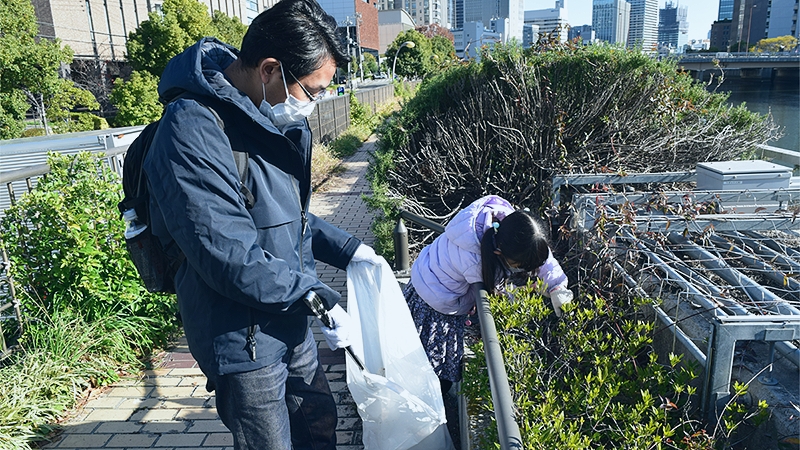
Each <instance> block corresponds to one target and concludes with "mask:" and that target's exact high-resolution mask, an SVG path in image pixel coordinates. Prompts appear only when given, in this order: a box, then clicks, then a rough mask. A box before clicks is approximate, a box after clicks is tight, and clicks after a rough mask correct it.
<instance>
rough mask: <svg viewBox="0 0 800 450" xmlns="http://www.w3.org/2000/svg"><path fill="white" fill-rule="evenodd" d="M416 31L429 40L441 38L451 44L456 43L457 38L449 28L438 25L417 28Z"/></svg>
mask: <svg viewBox="0 0 800 450" xmlns="http://www.w3.org/2000/svg"><path fill="white" fill-rule="evenodd" d="M415 30H417V31H419V32H420V33H422V34H423V35H424V36H425V37H426V38H428V39H433V38H434V37H436V36H440V37H443V38H445V39H447V40H448V41H450V43H451V44H452V43H453V42H455V37H454V36H453V33H451V32H450V30H448V29H447V28H445V27H443V26H441V25H439V24H438V23H432V24H429V25H422V26H418V27H416V28H415Z"/></svg>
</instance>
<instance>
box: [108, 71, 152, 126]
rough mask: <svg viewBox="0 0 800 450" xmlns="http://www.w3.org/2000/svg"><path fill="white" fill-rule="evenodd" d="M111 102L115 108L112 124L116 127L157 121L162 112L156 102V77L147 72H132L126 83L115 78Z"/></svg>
mask: <svg viewBox="0 0 800 450" xmlns="http://www.w3.org/2000/svg"><path fill="white" fill-rule="evenodd" d="M111 102H112V103H113V104H114V106H116V107H117V115H116V117H114V124H115V125H116V126H118V127H124V126H131V125H144V124H147V123H150V122H153V121H155V120H158V119H159V118H160V117H161V112H162V111H163V106H162V105H161V103H160V102H159V101H158V77H156V76H155V75H152V74H151V73H150V72H147V71H137V70H134V71H133V72H132V73H131V76H130V79H129V80H128V81H124V80H123V79H121V78H117V79H116V80H114V89H113V91H111Z"/></svg>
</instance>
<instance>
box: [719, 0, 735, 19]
mask: <svg viewBox="0 0 800 450" xmlns="http://www.w3.org/2000/svg"><path fill="white" fill-rule="evenodd" d="M733 2H734V0H719V13H718V14H717V20H731V19H733Z"/></svg>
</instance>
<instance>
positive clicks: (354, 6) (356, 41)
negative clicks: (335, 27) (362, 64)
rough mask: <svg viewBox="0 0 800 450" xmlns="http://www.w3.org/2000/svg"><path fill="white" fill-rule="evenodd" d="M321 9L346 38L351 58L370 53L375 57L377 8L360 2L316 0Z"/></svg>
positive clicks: (377, 40) (377, 41)
mask: <svg viewBox="0 0 800 450" xmlns="http://www.w3.org/2000/svg"><path fill="white" fill-rule="evenodd" d="M318 2H319V4H320V6H322V9H324V10H325V12H327V13H328V14H330V15H331V16H333V18H334V19H336V23H338V24H339V27H340V28H341V29H342V31H341V33H342V35H343V36H345V37H346V39H347V43H348V50H349V51H350V53H351V56H353V57H355V58H360V57H361V52H363V51H370V52H372V53H374V54H375V55H376V56H377V55H378V49H379V48H380V39H379V37H378V8H377V6H376V5H375V4H374V3H367V2H364V1H362V0H346V1H342V0H318Z"/></svg>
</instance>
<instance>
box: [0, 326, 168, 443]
mask: <svg viewBox="0 0 800 450" xmlns="http://www.w3.org/2000/svg"><path fill="white" fill-rule="evenodd" d="M125 314H126V313H125V312H118V313H115V314H113V315H111V316H108V317H104V318H100V319H97V320H95V321H93V322H91V323H90V322H87V321H86V320H85V319H84V317H83V316H82V315H81V314H80V313H78V312H75V311H70V310H64V311H60V312H58V313H55V314H53V315H50V316H47V317H45V318H44V319H39V320H36V321H32V322H29V323H28V326H27V329H26V332H25V335H24V336H23V339H22V341H21V342H20V346H19V347H20V350H19V351H17V352H16V353H15V354H13V355H12V356H11V357H9V359H8V360H7V361H5V366H3V367H2V368H0V386H3V389H0V449H2V450H6V449H23V450H26V449H30V448H32V447H31V446H32V443H35V442H37V441H44V440H46V439H47V437H48V436H49V435H50V434H51V433H53V432H54V431H55V430H57V429H58V422H59V421H60V420H61V418H62V417H63V414H64V412H65V411H69V410H70V409H71V408H73V407H74V406H75V405H76V404H77V402H78V401H79V399H81V398H83V397H85V396H86V392H87V390H90V389H92V388H95V387H98V386H103V385H107V384H110V383H112V382H114V381H117V380H118V379H119V376H120V373H122V372H123V371H125V370H136V369H140V368H142V367H143V364H142V363H141V362H140V356H141V352H140V351H139V350H138V349H136V348H135V347H132V346H131V345H130V343H131V342H137V341H138V339H139V338H140V335H141V330H142V329H144V328H145V327H152V324H148V323H147V322H149V319H146V318H142V317H131V316H126V315H125Z"/></svg>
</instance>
